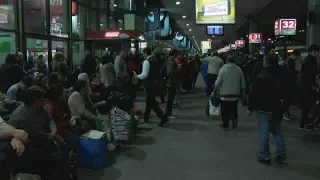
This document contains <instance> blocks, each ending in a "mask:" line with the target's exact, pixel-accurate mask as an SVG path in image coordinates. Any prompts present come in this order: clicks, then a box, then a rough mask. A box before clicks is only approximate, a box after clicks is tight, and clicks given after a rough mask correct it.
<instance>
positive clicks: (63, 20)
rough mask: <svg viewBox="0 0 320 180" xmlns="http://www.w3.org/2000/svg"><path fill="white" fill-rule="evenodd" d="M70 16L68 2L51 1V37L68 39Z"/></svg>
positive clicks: (63, 0) (62, 0)
mask: <svg viewBox="0 0 320 180" xmlns="http://www.w3.org/2000/svg"><path fill="white" fill-rule="evenodd" d="M73 11H76V10H73ZM68 15H69V8H68V0H54V1H52V0H51V1H50V24H51V26H50V35H52V36H58V37H68V32H69V30H68V21H69V17H68Z"/></svg>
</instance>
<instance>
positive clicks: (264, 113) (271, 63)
mask: <svg viewBox="0 0 320 180" xmlns="http://www.w3.org/2000/svg"><path fill="white" fill-rule="evenodd" d="M263 63H264V69H263V70H262V72H261V73H259V74H258V75H257V76H256V77H255V78H254V79H253V83H252V89H251V93H250V96H249V103H248V112H249V113H251V112H253V118H254V120H256V121H257V122H258V131H259V149H260V151H259V156H258V161H259V162H260V163H263V164H267V165H270V150H269V133H272V135H273V137H274V139H275V142H276V143H275V144H276V152H277V158H276V159H277V162H278V163H282V162H283V161H284V160H285V159H286V147H285V144H284V139H283V134H282V131H281V119H282V109H281V96H282V95H281V83H280V82H279V80H278V76H279V66H278V63H277V59H276V58H275V57H274V56H267V57H266V58H264V62H263Z"/></svg>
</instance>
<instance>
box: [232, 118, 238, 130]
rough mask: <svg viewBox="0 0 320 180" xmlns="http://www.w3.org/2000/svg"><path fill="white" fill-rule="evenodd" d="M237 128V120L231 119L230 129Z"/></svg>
mask: <svg viewBox="0 0 320 180" xmlns="http://www.w3.org/2000/svg"><path fill="white" fill-rule="evenodd" d="M237 127H238V118H232V129H237Z"/></svg>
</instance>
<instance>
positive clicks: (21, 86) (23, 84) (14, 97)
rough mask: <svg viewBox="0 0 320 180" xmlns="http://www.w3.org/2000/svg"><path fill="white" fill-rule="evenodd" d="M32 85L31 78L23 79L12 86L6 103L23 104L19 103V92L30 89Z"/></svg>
mask: <svg viewBox="0 0 320 180" xmlns="http://www.w3.org/2000/svg"><path fill="white" fill-rule="evenodd" d="M31 85H32V78H31V77H29V76H25V77H23V79H22V80H21V81H20V82H18V83H16V84H14V85H12V86H11V87H10V88H9V89H8V91H7V97H6V99H5V102H6V103H9V104H11V103H20V104H21V103H22V102H21V101H19V97H18V94H19V91H21V90H25V89H27V88H28V87H30V86H31Z"/></svg>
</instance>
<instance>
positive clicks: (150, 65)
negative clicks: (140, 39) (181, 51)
mask: <svg viewBox="0 0 320 180" xmlns="http://www.w3.org/2000/svg"><path fill="white" fill-rule="evenodd" d="M143 56H144V58H145V60H144V61H143V64H142V73H141V74H139V75H138V79H140V80H142V82H143V86H144V88H145V93H146V96H147V99H146V109H145V112H144V121H145V122H146V123H148V122H149V118H150V113H151V110H153V111H154V112H155V113H156V115H157V116H158V117H159V118H160V119H161V122H160V123H159V124H158V126H163V125H164V124H165V123H166V122H167V121H168V118H167V116H166V115H165V114H164V113H163V111H162V110H161V108H160V107H159V105H158V103H157V101H156V99H155V96H156V90H157V89H156V88H157V86H156V83H157V81H159V76H160V68H159V61H158V59H157V58H155V57H154V55H152V53H151V49H150V48H145V49H144V50H143Z"/></svg>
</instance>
